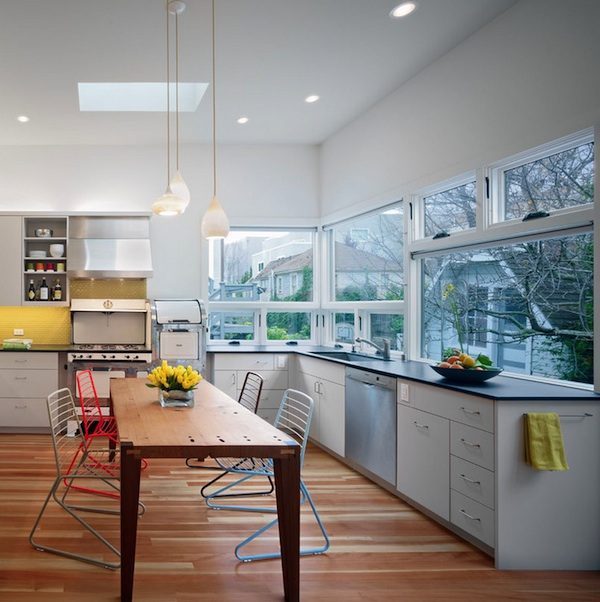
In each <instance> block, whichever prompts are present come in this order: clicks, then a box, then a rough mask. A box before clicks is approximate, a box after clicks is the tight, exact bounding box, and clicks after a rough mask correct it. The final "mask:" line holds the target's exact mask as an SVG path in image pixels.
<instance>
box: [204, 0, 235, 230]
mask: <svg viewBox="0 0 600 602" xmlns="http://www.w3.org/2000/svg"><path fill="white" fill-rule="evenodd" d="M215 99H216V93H215V0H212V151H213V197H212V200H211V202H210V205H209V206H208V209H207V210H206V213H205V214H204V217H203V218H202V226H201V229H202V236H204V238H225V237H226V236H227V235H228V234H229V220H228V219H227V214H226V213H225V211H223V207H221V203H219V199H218V198H217V109H216V102H215Z"/></svg>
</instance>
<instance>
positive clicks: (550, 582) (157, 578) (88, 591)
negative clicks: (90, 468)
mask: <svg viewBox="0 0 600 602" xmlns="http://www.w3.org/2000/svg"><path fill="white" fill-rule="evenodd" d="M214 474H215V473H214V472H208V471H200V470H191V469H188V468H186V467H185V465H184V463H183V461H179V460H152V461H151V462H150V466H149V468H148V469H147V470H145V471H144V472H143V473H142V483H141V498H142V499H143V501H144V503H145V505H146V514H145V515H144V516H143V517H142V518H140V520H139V531H138V547H137V562H136V579H135V589H134V592H135V597H134V599H135V600H139V601H142V602H168V601H173V602H192V601H194V602H198V601H200V602H217V601H224V602H238V601H239V602H242V601H243V602H255V601H256V602H270V601H280V600H281V599H282V591H283V589H282V578H281V564H280V563H279V561H277V560H274V561H264V562H254V563H246V564H244V563H239V562H237V561H236V559H235V557H234V555H233V549H234V547H235V545H236V543H238V542H239V541H241V540H242V539H243V538H244V537H245V536H246V535H248V534H249V532H250V531H251V530H253V529H255V528H257V527H258V526H259V525H261V524H264V523H265V522H267V521H268V520H270V518H271V517H272V516H271V515H269V514H263V513H252V514H249V513H239V512H233V511H215V510H208V509H207V508H206V506H205V504H204V503H203V501H202V499H201V498H200V495H199V490H200V488H201V487H202V485H203V484H204V483H206V482H207V481H208V480H209V479H210V478H212V477H213V476H214ZM303 476H304V479H305V481H306V483H307V485H308V487H309V489H310V491H311V493H312V495H313V497H314V500H315V503H316V504H317V507H318V508H319V510H320V512H321V516H322V519H323V522H324V523H325V525H326V527H327V529H328V531H329V534H330V537H331V548H330V550H329V552H328V553H327V554H325V555H322V556H313V557H305V558H303V559H302V560H301V599H302V600H303V601H305V602H313V601H314V602H316V601H317V600H318V601H319V602H340V601H341V600H344V602H371V601H372V602H382V601H383V602H386V601H396V600H402V601H405V602H412V601H419V602H423V601H428V600H432V601H437V600H443V601H450V602H451V601H459V600H460V601H461V602H464V601H479V600H481V601H484V600H485V601H486V602H490V601H496V600H503V601H505V600H508V601H511V600H519V601H525V600H527V601H529V600H533V601H537V600H540V601H542V600H543V601H545V602H548V601H557V602H558V601H561V602H562V601H566V600H581V601H592V600H594V601H596V602H598V601H599V600H600V574H598V573H593V572H548V571H518V572H517V571H510V572H509V571H496V570H495V569H494V568H493V562H492V560H491V559H490V558H489V557H487V556H486V555H485V554H483V553H482V552H480V551H479V550H477V549H475V548H474V547H472V546H471V545H470V544H468V543H466V542H464V541H463V540H461V539H460V538H458V537H456V536H455V535H453V534H452V533H450V532H448V531H447V530H446V529H444V528H443V527H441V526H440V525H438V524H437V523H435V522H433V521H432V520H430V519H429V518H427V517H425V516H423V515H422V514H420V513H419V512H417V511H416V510H414V509H413V508H411V507H410V506H409V505H407V504H406V503H404V502H403V501H402V500H400V499H398V498H396V497H395V496H393V495H392V494H390V493H389V492H387V491H384V490H383V489H381V488H379V487H378V486H377V485H375V484H373V483H371V482H370V481H369V480H368V479H366V478H364V477H363V476H362V475H359V474H357V473H356V472H354V471H353V470H351V469H350V468H348V467H347V466H344V465H343V464H341V463H339V462H338V461H337V460H335V459H334V458H332V457H330V456H328V455H327V454H325V453H323V452H322V451H321V450H319V449H317V448H314V447H309V450H308V452H307V455H306V462H305V467H304V471H303ZM53 478H54V463H53V454H52V446H51V441H50V439H49V437H48V436H45V435H0V524H1V525H2V527H1V530H0V534H1V545H0V600H2V601H5V600H6V601H7V602H8V601H10V602H13V601H14V602H21V601H29V600H32V601H44V602H55V601H56V602H58V601H60V602H104V601H111V602H114V601H115V600H118V598H119V573H118V572H112V571H107V570H103V569H99V568H96V567H93V566H91V565H86V564H83V563H80V562H75V561H72V560H68V559H65V558H60V557H58V556H56V555H53V554H47V553H42V552H39V551H36V550H34V549H33V548H32V547H31V546H30V545H29V542H28V539H27V537H28V534H29V530H30V529H31V526H32V524H33V522H34V520H35V517H36V515H37V513H38V511H39V509H40V507H41V504H42V501H43V499H44V497H45V495H46V493H47V491H48V489H49V488H50V485H51V483H52V480H53ZM257 486H259V484H258V481H257V482H255V483H254V484H248V486H247V487H246V490H247V491H252V490H254V491H256V488H257ZM82 498H86V496H82ZM271 498H272V496H271ZM104 503H105V504H110V503H111V502H107V501H104ZM252 503H254V504H256V505H260V506H262V505H265V503H271V504H273V503H274V500H273V499H269V498H260V499H257V500H255V501H253V502H252ZM113 504H114V503H113ZM88 516H89V517H90V522H92V524H94V525H95V526H97V527H98V528H99V529H100V530H101V531H102V533H103V534H104V535H105V536H106V537H107V538H108V539H109V540H110V541H112V542H113V543H118V541H119V520H118V517H115V516H93V517H92V515H88ZM302 535H303V541H306V542H308V543H316V542H317V541H318V530H317V529H316V528H315V526H314V525H313V523H312V522H311V516H310V513H309V512H308V511H307V508H304V507H303V508H302ZM39 537H40V539H43V541H44V542H46V543H49V544H51V545H52V543H54V544H55V545H61V546H72V547H73V549H81V546H85V547H86V549H88V551H90V552H96V553H99V554H102V553H103V552H104V550H103V549H102V547H101V546H100V545H99V544H98V543H97V542H96V541H95V540H94V539H93V538H92V537H91V536H90V535H89V534H87V533H86V532H84V531H83V530H82V529H81V528H80V527H79V526H78V525H77V523H75V522H74V521H73V519H71V518H69V517H68V516H66V515H65V513H64V512H62V511H61V510H60V509H58V508H52V509H50V510H49V511H48V513H47V516H46V517H45V519H44V521H43V525H42V529H41V531H40V534H39ZM277 542H278V537H277V533H276V532H274V533H269V534H268V537H266V538H265V539H264V540H263V541H262V542H261V543H260V545H257V547H256V549H257V550H261V551H266V550H267V549H269V548H270V549H275V548H276V546H277Z"/></svg>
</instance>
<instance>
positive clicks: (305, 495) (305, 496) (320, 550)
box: [235, 480, 330, 562]
mask: <svg viewBox="0 0 600 602" xmlns="http://www.w3.org/2000/svg"><path fill="white" fill-rule="evenodd" d="M300 491H301V492H302V500H301V501H302V502H304V501H308V503H309V505H310V507H311V510H312V513H313V515H314V517H315V520H316V521H317V525H318V526H319V529H320V530H321V534H322V535H323V539H324V541H325V543H324V544H323V545H322V546H320V547H316V548H305V549H301V550H300V556H312V555H314V554H324V553H325V552H326V551H327V550H328V549H329V546H330V542H329V536H328V534H327V531H326V529H325V525H323V522H322V521H321V517H320V516H319V512H318V511H317V508H316V506H315V504H314V502H313V500H312V497H311V496H310V493H309V492H308V489H307V488H306V485H305V484H304V482H303V481H302V480H301V481H300ZM277 523H278V519H277V518H275V519H273V520H272V521H271V522H270V523H268V524H266V525H265V526H263V527H261V528H260V529H258V530H257V531H255V532H254V533H252V535H250V536H249V537H247V538H246V539H244V541H242V542H241V543H239V544H238V545H237V546H236V548H235V556H236V558H237V559H238V560H241V561H243V562H252V561H253V560H267V559H270V558H281V552H271V553H266V554H247V555H244V554H242V553H241V550H242V549H243V548H244V547H246V546H247V545H248V544H249V543H250V542H252V541H254V540H255V539H257V538H258V537H260V536H261V535H262V534H263V533H264V532H265V531H268V530H269V529H271V528H272V527H273V526H274V525H276V524H277Z"/></svg>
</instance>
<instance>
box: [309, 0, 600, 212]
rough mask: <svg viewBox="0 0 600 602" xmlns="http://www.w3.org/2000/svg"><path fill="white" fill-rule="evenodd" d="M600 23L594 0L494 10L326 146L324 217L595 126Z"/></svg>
mask: <svg viewBox="0 0 600 602" xmlns="http://www.w3.org/2000/svg"><path fill="white" fill-rule="evenodd" d="M599 24H600V2H598V1H597V0H570V1H569V2H566V3H565V2H564V0H522V1H521V2H519V3H517V4H516V5H515V6H513V7H512V8H511V9H509V10H508V11H506V12H505V13H503V14H501V15H500V16H499V17H498V18H496V19H495V20H494V21H492V22H491V23H490V24H488V25H487V26H485V27H484V28H482V29H481V30H479V31H478V32H476V33H475V34H474V35H473V36H471V37H470V38H468V39H467V40H466V41H465V42H463V43H462V44H460V45H459V46H457V47H456V48H455V49H454V50H452V51H451V52H449V53H448V54H447V55H445V56H444V57H442V58H441V59H440V60H438V61H436V62H435V63H433V64H432V65H430V66H429V67H428V68H426V69H424V70H423V71H422V72H421V73H420V74H418V75H417V76H415V77H414V78H413V79H411V80H410V81H409V82H408V83H406V84H405V85H403V86H402V87H401V88H399V89H398V90H397V91H396V92H394V93H393V94H391V95H390V96H388V97H387V98H385V99H384V100H382V101H381V102H379V103H378V104H376V105H375V106H374V107H373V108H372V109H370V110H369V111H367V112H366V113H365V114H363V115H362V116H360V117H359V118H358V119H356V120H355V121H354V122H352V123H351V124H349V125H348V126H346V127H345V128H344V129H342V130H340V131H339V132H338V133H337V134H335V135H334V136H332V137H331V138H329V139H328V140H327V141H326V142H325V143H324V144H323V146H322V149H321V203H322V208H321V213H322V215H324V216H326V217H339V216H342V215H345V214H348V213H351V212H352V211H354V210H357V209H360V208H361V206H362V205H368V204H369V201H372V200H374V199H377V200H382V201H388V200H395V199H396V198H397V197H398V195H399V194H401V193H404V192H406V191H410V190H414V189H415V188H418V187H420V186H423V185H426V184H430V183H434V182H436V181H440V180H443V179H445V178H447V177H450V176H453V175H457V174H460V173H461V172H464V171H467V170H469V169H472V168H474V167H476V166H478V165H481V164H482V163H485V162H490V161H495V160H498V159H501V158H503V157H506V156H508V155H510V154H513V153H515V152H518V151H522V150H525V149H527V148H531V147H533V146H536V145H538V144H541V143H543V142H546V141H549V140H552V139H554V138H558V137H560V136H563V135H566V134H569V133H571V132H574V131H577V130H580V129H583V128H586V127H590V126H592V125H594V124H595V123H597V122H599V121H600V68H599V64H598V58H599V57H600V34H599V31H600V29H599ZM396 60H401V57H397V58H396Z"/></svg>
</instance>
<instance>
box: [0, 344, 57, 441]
mask: <svg viewBox="0 0 600 602" xmlns="http://www.w3.org/2000/svg"><path fill="white" fill-rule="evenodd" d="M57 388H58V354H57V353H49V352H45V353H39V352H38V353H36V352H34V351H27V352H19V351H16V352H10V351H4V352H2V353H1V354H0V431H2V432H33V433H36V432H47V431H48V430H49V428H50V425H49V422H48V410H47V406H46V397H47V396H48V395H49V394H50V393H52V391H55V390H56V389H57Z"/></svg>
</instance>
